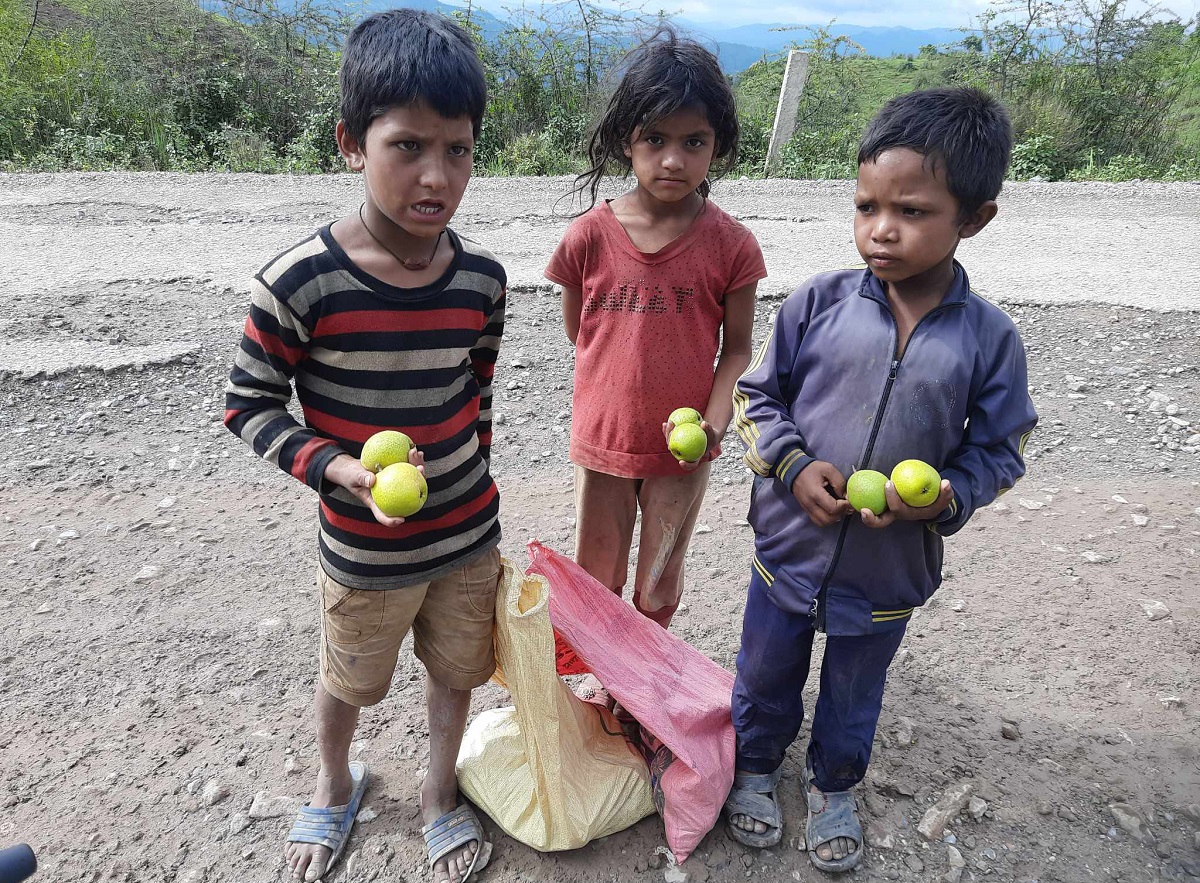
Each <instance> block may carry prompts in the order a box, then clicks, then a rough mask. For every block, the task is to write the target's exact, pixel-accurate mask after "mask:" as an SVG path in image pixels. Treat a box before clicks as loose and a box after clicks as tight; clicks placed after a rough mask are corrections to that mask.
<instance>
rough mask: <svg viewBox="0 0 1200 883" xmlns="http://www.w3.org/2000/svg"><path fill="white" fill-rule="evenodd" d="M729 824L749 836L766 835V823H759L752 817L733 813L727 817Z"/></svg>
mask: <svg viewBox="0 0 1200 883" xmlns="http://www.w3.org/2000/svg"><path fill="white" fill-rule="evenodd" d="M729 824H731V825H733V826H735V827H737V828H741V829H742V830H743V831H749V832H750V833H751V834H766V833H767V824H766V822H760V821H759V820H758V819H756V818H753V817H752V816H746V815H742V814H741V813H734V814H733V815H731V816H730V817H729Z"/></svg>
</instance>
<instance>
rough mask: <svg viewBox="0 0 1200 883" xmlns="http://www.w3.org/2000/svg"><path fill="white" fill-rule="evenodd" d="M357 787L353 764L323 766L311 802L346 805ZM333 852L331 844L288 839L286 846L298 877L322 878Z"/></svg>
mask: <svg viewBox="0 0 1200 883" xmlns="http://www.w3.org/2000/svg"><path fill="white" fill-rule="evenodd" d="M353 788H354V782H353V780H351V778H350V770H349V768H343V769H341V770H337V771H335V772H334V773H332V774H330V773H327V772H326V771H325V768H324V767H322V768H321V771H320V772H319V773H317V787H316V789H315V790H314V791H313V796H312V799H310V800H309V801H308V805H309V806H311V807H314V808H317V809H321V808H324V807H327V806H342V805H343V804H345V803H348V802H349V800H350V792H351V791H352V790H353ZM332 855H333V853H332V852H331V851H330V849H329V848H328V847H326V846H320V845H318V844H316V843H285V844H284V847H283V857H284V860H285V861H286V862H287V865H288V869H289V870H290V871H291V873H292V879H294V880H309V881H311V880H319V879H321V877H322V876H323V875H324V874H325V868H326V867H328V865H329V858H330V856H332Z"/></svg>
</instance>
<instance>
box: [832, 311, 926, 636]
mask: <svg viewBox="0 0 1200 883" xmlns="http://www.w3.org/2000/svg"><path fill="white" fill-rule="evenodd" d="M884 307H885V309H887V314H888V317H889V318H890V319H891V320H892V326H893V327H894V328H895V329H896V342H895V343H894V344H893V345H892V366H891V369H890V370H889V371H888V379H887V383H886V384H885V385H884V387H883V395H882V396H881V397H880V399H879V407H878V409H877V410H876V411H875V423H874V425H872V426H871V435H870V437H869V438H868V439H867V449H866V451H865V452H864V453H863V457H862V462H861V465H860V466H859V468H860V469H866V468H867V466H868V464H869V463H870V462H871V454H872V452H873V451H874V450H875V439H876V437H877V436H878V435H879V427H880V426H882V425H883V412H884V410H885V409H886V408H887V403H888V399H889V398H890V397H891V395H892V387H893V386H894V385H895V383H896V375H897V374H898V373H899V372H900V361H901V359H903V358H904V356H903V355H901V353H900V326H899V324H897V322H896V316H895V314H894V313H892V308H891V307H889V306H887V305H886V304H885V305H884ZM948 308H949V306H938V307H935V308H934V309H932V310H930V311H929V312H928V313H926V314H925V315H924V316H922V317H921V319H920V321H918V322H917V324H916V325H914V326H913V330H912V331H911V332H910V333H909V335H908V343H909V344H911V343H912V339H913V338H914V337H916V335H917V329H918V328H920V327H921V326H922V325H923V324H924V323H925V320H926V319H928V318H929V317H930V316H934V315H936V314H937V313H940V312H942V311H943V310H946V309H948ZM904 352H905V353H907V352H908V347H907V346H905V348H904ZM850 518H851V516H846V517H845V518H843V519H842V526H841V529H840V530H839V531H838V538H837V543H836V544H835V545H834V547H833V557H832V558H831V559H830V560H829V567H827V568H826V569H825V577H824V578H823V579H822V580H821V588H820V589H818V590H817V597H816V598H815V599H814V600H813V616H814V619H815V621H816V627H817V631H819V632H823V631H825V607H826V604H825V596H826V595H827V594H828V592H829V583H830V581H831V580H832V579H833V571H834V570H835V569H836V568H837V565H838V560H839V559H840V558H841V556H842V546H843V545H844V544H845V542H846V534H847V533H848V532H849V531H850Z"/></svg>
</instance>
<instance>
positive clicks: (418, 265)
mask: <svg viewBox="0 0 1200 883" xmlns="http://www.w3.org/2000/svg"><path fill="white" fill-rule="evenodd" d="M365 205H366V203H365V202H364V203H362V205H360V206H359V207H358V220H359V223H361V224H362V225H363V229H364V230H366V231H367V235H369V236H370V237H371V238H372V239H374V240H375V241H376V242H377V243H379V247H380V248H382V249H383V250H384V251H386V252H387V253H388V254H390V255H391V256H392V257H394V258H395V259H396V260H398V261H399V262H400V266H402V267H403V268H404V269H406V270H410V271H412V272H414V273H415V272H418V271H419V270H424V269H426V268H427V267H428V266H429V265H430V264H432V263H433V259H434V258H435V257H437V250H438V246H439V245H441V244H442V235H443V234H444V233H445V232H446V231H445V230H442V232H441V233H438V235H437V239H436V240H435V241H434V243H433V254H431V255H430V256H429V260H427V261H423V260H421V259H420V258H416V259H413V258H405V257H401V256H400V255H398V254H396V253H395V252H394V251H392V250H391V249H390V248H388V246H387V245H385V244H384V241H383V240H382V239H380V238H379V237H378V236H376V235H375V233H374V231H372V230H371V228H370V227H368V226H367V219H366V218H364V217H363V206H365Z"/></svg>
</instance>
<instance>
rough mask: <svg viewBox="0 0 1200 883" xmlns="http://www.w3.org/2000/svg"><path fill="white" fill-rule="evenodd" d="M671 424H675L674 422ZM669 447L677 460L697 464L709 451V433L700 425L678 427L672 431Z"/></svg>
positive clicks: (686, 424) (692, 424)
mask: <svg viewBox="0 0 1200 883" xmlns="http://www.w3.org/2000/svg"><path fill="white" fill-rule="evenodd" d="M671 422H672V423H674V421H671ZM667 447H668V448H669V449H670V451H671V454H672V455H674V457H675V458H676V459H678V460H683V461H685V462H687V463H695V462H697V461H699V459H700V458H701V457H703V456H704V453H705V451H707V450H708V433H707V432H705V431H704V430H703V429H701V428H700V424H699V423H684V424H683V425H676V427H675V428H674V429H672V430H671V437H670V440H669V441H668V442H667Z"/></svg>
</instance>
